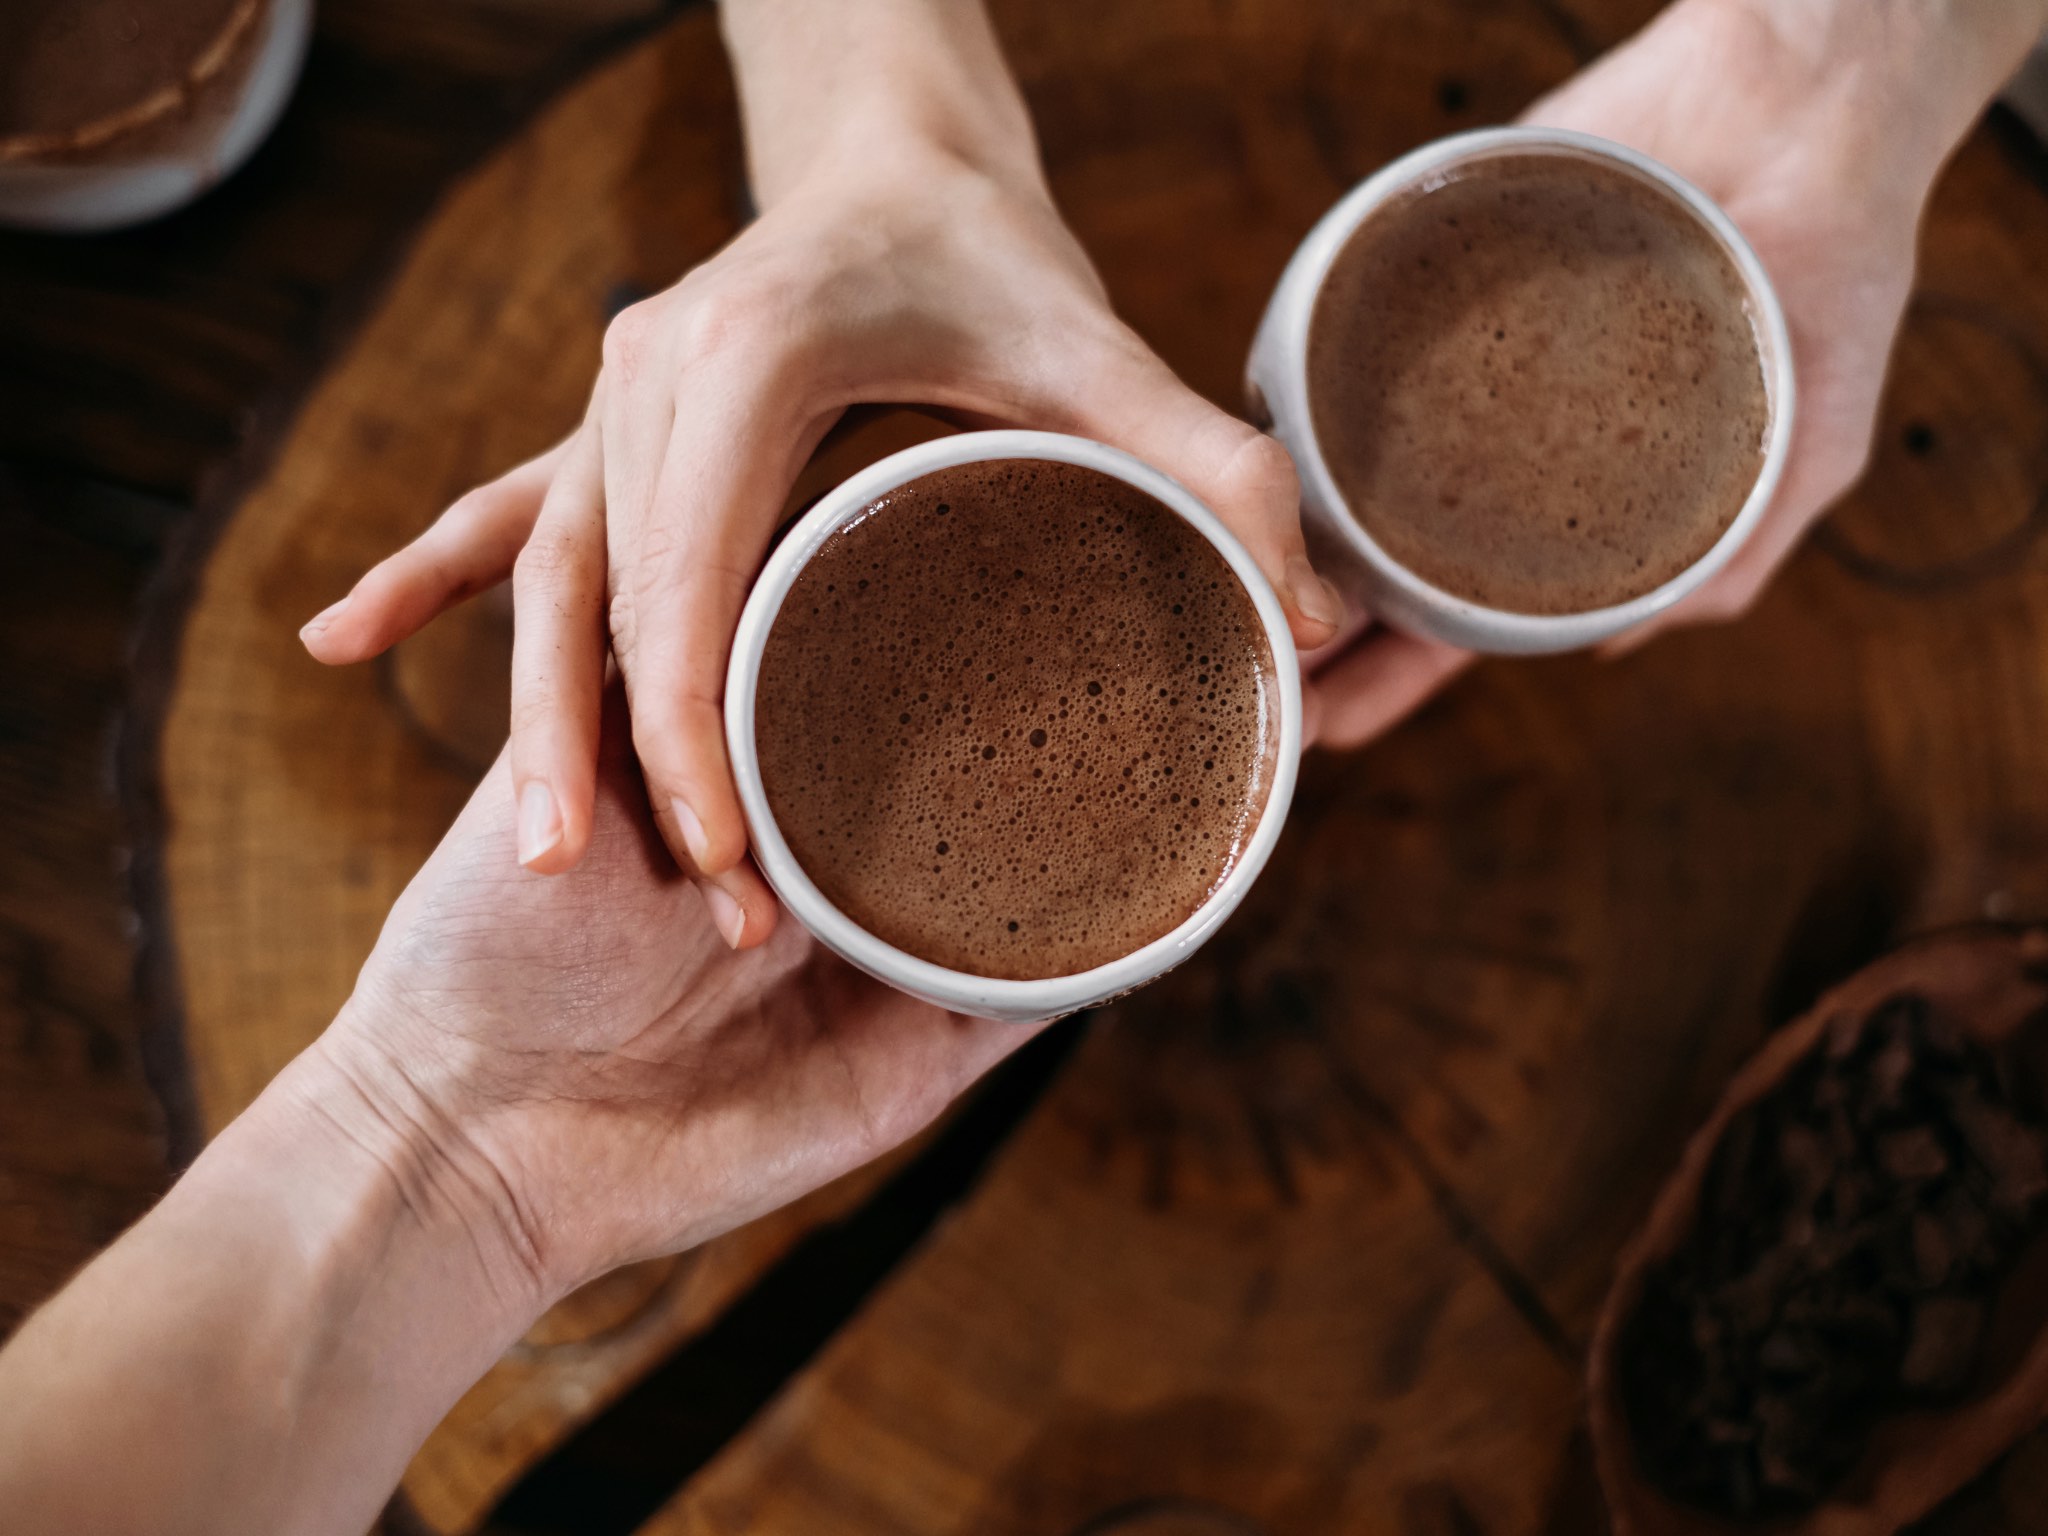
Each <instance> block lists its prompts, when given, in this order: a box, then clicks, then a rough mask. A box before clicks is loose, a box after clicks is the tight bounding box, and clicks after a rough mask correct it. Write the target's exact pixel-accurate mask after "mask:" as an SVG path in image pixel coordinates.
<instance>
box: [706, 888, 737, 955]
mask: <svg viewBox="0 0 2048 1536" xmlns="http://www.w3.org/2000/svg"><path fill="white" fill-rule="evenodd" d="M697 889H698V890H700V891H702V892H703V893H704V905H705V907H706V908H708V909H709V911H710V913H711V925H712V926H713V927H714V928H716V929H717V930H718V935H719V937H720V938H722V939H724V940H725V942H726V946H727V947H728V948H730V949H738V948H739V947H740V935H741V934H742V933H744V932H746V927H747V914H746V912H745V911H744V910H742V909H741V907H740V904H739V903H738V902H736V901H734V900H733V899H732V895H731V893H730V892H728V891H725V890H722V889H721V888H720V887H718V886H715V885H713V884H712V883H711V882H710V881H709V880H700V881H698V882H697Z"/></svg>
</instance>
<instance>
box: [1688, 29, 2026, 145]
mask: <svg viewBox="0 0 2048 1536" xmlns="http://www.w3.org/2000/svg"><path fill="white" fill-rule="evenodd" d="M1682 3H1686V4H1696V5H1707V6H1713V7H1719V8H1721V9H1722V10H1726V11H1733V12H1736V13H1739V14H1740V15H1742V16H1743V17H1745V18H1746V19H1747V21H1748V22H1749V24H1750V25H1751V26H1753V27H1754V28H1755V29H1756V30H1757V31H1758V32H1759V33H1760V34H1761V35H1762V36H1763V37H1764V38H1765V39H1767V44H1766V46H1767V51H1768V52H1769V53H1770V54H1772V55H1774V56H1775V57H1774V58H1773V59H1771V60H1770V61H1769V62H1766V63H1764V64H1762V65H1761V66H1760V67H1761V68H1762V69H1764V70H1766V71H1772V70H1775V72H1776V73H1777V75H1778V76H1779V77H1780V78H1779V80H1778V81H1777V82H1776V88H1777V89H1779V90H1780V91H1800V92H1804V93H1806V94H1807V95H1808V97H1809V104H1810V106H1811V107H1812V108H1813V109H1815V110H1817V111H1819V112H1825V113H1832V114H1834V115H1836V116H1837V117H1839V118H1841V119H1843V120H1845V121H1846V122H1847V124H1848V125H1849V127H1850V128H1851V129H1852V130H1853V131H1855V132H1857V133H1859V134H1862V135H1865V136H1867V137H1869V138H1871V139H1872V140H1873V141H1874V142H1877V143H1879V144H1881V145H1882V147H1883V149H1884V150H1885V151H1886V152H1887V153H1888V154H1890V155H1891V156H1892V157H1893V158H1894V161H1895V164H1894V166H1893V169H1894V170H1895V171H1896V172H1898V173H1900V174H1901V175H1902V176H1908V177H1914V178H1919V179H1931V178H1932V176H1933V174H1934V172H1935V171H1936V170H1937V169H1938V168H1939V166H1940V164H1941V162H1942V161H1943V160H1945V159H1946V158H1947V156H1948V155H1949V153H1950V152H1951V151H1952V150H1953V149H1954V148H1955V146H1956V145H1957V143H1959V142H1960V141H1961V139H1962V137H1963V135H1964V134H1965V133H1967V132H1968V131H1969V128H1970V126H1971V125H1972V124H1973V123H1974V122H1975V121H1976V120H1977V117H1978V115H1979V114H1980V113H1981V112H1982V111H1983V110H1984V107H1985V105H1986V104H1987V103H1988V102H1989V101H1990V100H1991V99H1992V97H1993V96H1995V95H1996V94H1997V92H1998V90H1999V88H2000V87H2001V86H2002V85H2003V84H2004V83H2005V82H2006V81H2007V80H2008V79H2009V78H2010V77H2011V76H2012V74H2013V72H2014V71H2015V70H2017V69H2018V68H2019V66H2020V64H2021V63H2022V61H2024V59H2025V58H2026V56H2027V53H2028V50H2029V49H2031V48H2032V47H2033V45H2034V43H2035V42H2036V41H2037V40H2038V39H2039V38H2040V37H2041V35H2042V33H2043V31H2044V29H2048V0H1682Z"/></svg>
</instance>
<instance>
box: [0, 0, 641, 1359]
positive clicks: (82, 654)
mask: <svg viewBox="0 0 2048 1536" xmlns="http://www.w3.org/2000/svg"><path fill="white" fill-rule="evenodd" d="M665 3H670V0H442V3H437V4H436V5H434V6H431V7H421V6H414V5H410V4H405V3H395V0H322V3H321V5H320V7H319V14H318V23H317V27H316V32H315V37H314V40H313V45H312V51H311V56H310V58H309V61H308V65H307V72H306V77H305V79H304V81H303V82H302V85H301V88H300V90H299V92H298V94H297V95H296V97H295V98H294V100H293V103H292V106H291V108H290V110H289V112H288V113H287V115H286V117H285V120H284V122H283V124H282V125H281V127H280V129H279V131H278V132H277V133H276V134H275V135H274V136H273V137H272V139H271V140H270V142H269V143H268V144H266V145H265V147H264V148H263V150H262V152H261V153H260V154H259V156H258V157H257V159H256V161H255V162H254V163H253V164H252V165H251V166H249V167H248V168H247V170H246V171H245V172H244V173H243V174H241V175H239V176H237V177H235V178H233V179H232V180H231V181H230V182H229V183H228V184H227V185H226V186H225V187H223V188H221V189H219V190H218V191H216V192H214V193H213V194H211V195H210V196H208V197H206V198H205V199H203V200H202V201H201V202H200V203H199V204H198V205H196V206H195V207H193V208H191V209H188V210H186V211H185V212H183V213H180V214H177V215H174V216H172V217H169V218H165V219H162V220H159V221H157V222H156V223H154V224H151V225H148V226H146V227H144V228H140V229H135V230H129V231H124V232H121V233H118V234H109V235H101V236H94V237H91V238H83V239H81V238H64V237H54V236H47V235H32V234H22V233H14V232H7V231H0V548H4V550H5V554H4V556H0V605H4V611H0V791H4V792H0V1335H5V1334H6V1333H8V1332H10V1331H11V1330H12V1328H13V1326H14V1324H15V1323H16V1322H17V1321H18V1320H19V1319H20V1318H21V1317H22V1316H23V1315H25V1313H26V1312H27V1310H28V1309H29V1308H31V1307H33V1306H34V1305H35V1304H36V1303H37V1302H39V1301H41V1300H42V1299H43V1298H44V1297H45V1296H47V1295H48V1294H49V1293H50V1292H51V1291H52V1290H54V1289H55V1288H56V1287H57V1285H58V1284H60V1283H61V1282H62V1281H63V1280H64V1279H65V1278H66V1276H68V1275H69V1274H70V1273H71V1272H72V1271H73V1270H74V1269H75V1268H76V1267H77V1266H78V1265H79V1264H81V1263H83V1262H84V1261H85V1260H86V1259H88V1258H90V1257H91V1256H92V1254H93V1253H95V1252H96V1251H98V1250H99V1249H100V1248H101V1247H103V1246H105V1244H106V1243H107V1242H108V1241H110V1240H111V1239H112V1238H113V1237H114V1236H115V1235H116V1234H117V1233H119V1232H120V1230H121V1229H122V1228H123V1227H124V1226H126V1225H127V1224H128V1223H129V1222H130V1221H132V1220H133V1219H134V1218H135V1217H136V1216H137V1215H139V1214H140V1213H141V1212H142V1211H143V1210H144V1209H145V1208H146V1207H147V1205H148V1203H149V1201H150V1200H151V1199H152V1198H153V1197H154V1196H155V1195H156V1194H157V1193H159V1192H160V1191H161V1190H162V1189H163V1187H164V1186H165V1184H166V1183H168V1181H169V1179H170V1176H171V1171H172V1165H173V1163H174V1161H175V1160H176V1159H178V1158H181V1157H183V1156H188V1155H189V1154H190V1151H191V1150H192V1142H191V1140H190V1139H189V1138H188V1137H187V1136H186V1135H185V1134H184V1132H185V1130H186V1129H187V1127H188V1124H189V1120H190V1116H188V1115H186V1114H185V1113H184V1112H183V1106H184V1094H183V1086H182V1081H181V1074H180V1073H179V1072H178V1071H177V1070H176V1069H175V1062H174V1060H173V1059H172V1058H174V1057H175V1054H176V1040H175V1037H174V1034H172V1033H170V1032H166V1031H163V1030H156V1029H152V1028H149V1027H148V1016H147V1014H146V1012H145V1010H144V1009H142V1008H140V1007H138V1005H137V999H136V992H135V987H134V978H135V975H136V970H137V954H136V940H137V938H138V935H139V934H140V935H142V936H144V937H146V930H144V929H141V928H139V927H138V921H137V913H136V911H135V909H134V899H133V894H132V893H133V892H134V891H135V889H136V888H137V887H138V886H140V887H141V888H142V889H143V890H144V892H145V893H147V892H149V891H151V890H153V889H154V884H155V882H154V879H153V876H152V874H151V869H150V860H151V857H152V854H153V841H152V839H151V838H150V837H148V836H145V837H144V838H143V839H142V841H141V843H140V845H139V846H138V844H137V843H136V841H135V839H134V835H133V834H134V831H135V829H136V826H137V825H138V824H140V825H141V826H142V827H143V829H144V831H145V832H146V831H147V829H148V826H149V824H150V823H151V822H152V820H153V811H152V808H151V807H152V802H151V800H150V798H149V795H148V793H147V791H148V788H149V785H150V784H151V782H152V780H153V766H152V764H151V762H150V761H149V756H150V753H151V752H152V751H153V741H151V742H149V744H148V746H147V747H146V748H144V747H143V743H144V741H145V739H146V738H148V737H149V736H150V732H149V731H147V730H135V729H131V728H128V727H127V725H126V724H125V723H124V718H123V717H124V706H125V704H126V702H127V701H128V699H129V697H130V690H131V684H132V683H133V682H134V681H135V679H136V678H137V677H138V676H139V679H140V692H141V694H142V696H143V698H144V700H145V701H146V700H148V699H149V698H151V697H153V696H154V695H155V694H156V693H157V692H158V691H160V687H161V682H162V679H163V677H164V675H165V672H166V668H165V665H164V659H165V658H164V652H165V650H166V649H167V648H168V642H167V640H166V639H165V638H164V635H163V630H162V629H161V627H159V626H157V625H155V624H150V623H145V624H143V626H142V627H143V633H142V634H141V635H140V636H138V634H137V626H138V620H139V619H141V618H142V616H143V615H145V614H160V613H164V612H166V611H170V612H173V613H175V612H177V611H180V597H181V586H180V580H181V576H180V573H181V572H183V571H184V570H185V569H187V567H188V560H187V558H186V555H185V553H183V552H186V551H190V550H191V549H192V548H194V547H195V546H197V545H201V544H203V542H204V531H205V529H206V528H207V527H208V526H210V522H211V519H210V516H209V515H208V514H206V513H197V512H195V508H197V507H198V506H199V505H200V504H201V503H202V502H204V503H206V505H207V507H208V508H209V510H213V509H217V507H218V506H219V504H220V503H221V501H222V500H223V498H224V496H225V494H226V493H227V491H228V490H229V489H230V488H231V487H232V485H233V484H235V483H237V481H238V480H239V479H240V478H242V477H245V476H246V474H247V473H248V469H249V466H250V465H252V464H253V463H256V462H260V460H261V459H262V458H263V457H264V456H265V455H267V453H268V452H269V450H270V449H271V448H273V447H274V446H275V442H276V433H277V428H278V426H279V424H280V423H281V421H282V420H284V419H285V418H286V417H287V416H288V414H289V410H290V407H291V405H292V403H293V401H294V400H295V398H296V396H297V394H298V392H299V391H300V390H302V389H303V387H304V386H305V383H306V381H307V380H308V378H309V377H310V376H311V375H312V374H313V372H314V371H315V370H316V368H317V365H318V364H319V363H320V362H321V361H322V360H323V359H324V358H325V357H327V356H328V355H329V354H330V353H331V352H332V351H333V349H334V348H335V347H336V346H337V345H338V344H339V343H340V342H341V341H342V340H344V339H345V338H346V336H347V334H348V332H349V330H350V329H351V327H352V325H353V323H354V320H355V318H356V317H357V316H358V315H359V314H360V313H361V311H362V308H363V306H364V303H365V301H366V300H367V299H368V298H369V297H370V296H371V295H372V294H373V293H374V291H375V288H376V286H377V283H378V280H379V279H380V278H381V277H383V276H384V275H385V274H386V273H387V272H388V271H389V269H390V266H391V263H392V261H393V260H394V258H395V256H396V255H397V254H398V253H399V252H400V251H402V250H403V248H404V242H405V238H406V236H407V235H408V233H409V232H410V231H411V230H412V229H413V227H414V226H415V225H416V224H417V223H418V222H419V220H420V218H421V217H422V216H423V215H424V214H425V213H426V211H427V210H428V208H429V207H430V206H431V203H432V201H433V199H434V197H435V196H436V195H437V194H438V192H439V191H440V189H441V188H442V187H443V186H444V185H445V184H446V183H447V182H448V181H449V180H450V179H451V177H452V176H453V175H454V174H455V173H456V172H458V171H459V170H461V169H462V168H463V167H464V166H466V165H468V164H470V163H473V162H474V161H475V160H476V159H477V157H478V156H479V155H480V154H482V153H483V152H484V151H485V150H486V149H488V148H489V147H490V146H491V145H493V144H495V143H496V142H497V141H498V140H499V139H501V138H502V137H503V136H504V135H505V134H506V133H507V132H508V131H509V130H510V129H511V128H513V127H515V126H516V125H517V124H519V123H520V122H522V121H524V120H525V119H526V118H527V116H529V115H530V113H531V112H532V110H533V109H534V107H535V106H536V105H537V104H538V102H539V101H541V100H543V99H544V98H545V96H546V94H547V93H548V92H549V91H551V90H553V89H555V88H556V87H558V86H559V85H560V84H561V82H562V81H564V80H565V79H568V78H572V77H573V76H574V75H575V74H576V73H577V72H578V71H579V69H580V68H581V67H584V66H585V65H587V63H588V62H589V61H590V60H591V59H592V58H594V57H596V56H599V55H600V54H601V53H602V52H603V51H604V50H605V49H606V48H607V47H611V46H616V45H617V44H618V43H619V42H621V41H622V40H623V38H624V36H625V35H626V34H627V33H629V32H630V31H631V30H632V28H633V27H635V26H644V25H645V24H646V23H647V22H648V20H649V19H650V18H651V17H652V16H653V15H654V14H655V13H656V12H657V11H658V10H659V9H660V8H661V7H662V6H663V4H665ZM144 713H145V714H148V713H150V711H149V710H148V709H147V708H146V707H145V710H144ZM117 786H125V787H126V789H127V793H126V794H125V795H122V794H120V793H118V792H117ZM124 798H125V799H126V800H127V801H128V803H129V810H130V812H131V815H130V816H125V817H124V815H123V811H122V806H121V804H120V803H119V802H120V800H121V799H124ZM137 811H139V812H140V814H139V815H135V814H133V813H135V812H137ZM167 958H168V957H167V956H166V955H165V953H164V951H163V949H162V947H161V946H158V947H156V948H153V949H149V950H147V952H146V954H145V957H144V965H143V970H144V971H145V973H146V974H148V975H150V976H152V977H155V976H158V975H160V974H162V972H163V970H164V969H165V962H166V960H167ZM146 1079H147V1080H146ZM153 1088H154V1089H155V1090H157V1093H153V1092H152V1089H153ZM159 1093H161V1094H167V1095H168V1097H169V1098H170V1100H171V1114H170V1115H169V1116H168V1124H167V1123H166V1116H165V1115H164V1114H163V1113H162V1111H161V1109H160V1107H159V1105H158V1104H157V1103H156V1102H155V1099H156V1097H157V1094H159Z"/></svg>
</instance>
